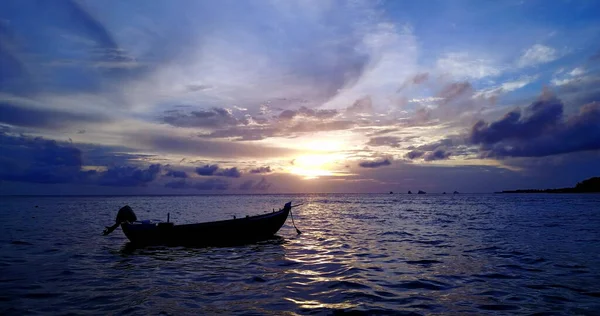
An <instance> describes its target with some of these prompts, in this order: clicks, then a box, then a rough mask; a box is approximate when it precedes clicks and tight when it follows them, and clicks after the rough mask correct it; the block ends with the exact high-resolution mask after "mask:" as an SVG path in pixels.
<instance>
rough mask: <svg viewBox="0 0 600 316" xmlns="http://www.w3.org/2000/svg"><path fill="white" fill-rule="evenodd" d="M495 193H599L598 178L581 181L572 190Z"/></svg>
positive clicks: (530, 190) (531, 190) (529, 190)
mask: <svg viewBox="0 0 600 316" xmlns="http://www.w3.org/2000/svg"><path fill="white" fill-rule="evenodd" d="M496 193H600V177H594V178H589V179H586V180H583V181H581V182H579V183H577V185H575V186H574V187H572V188H560V189H519V190H505V191H501V192H496Z"/></svg>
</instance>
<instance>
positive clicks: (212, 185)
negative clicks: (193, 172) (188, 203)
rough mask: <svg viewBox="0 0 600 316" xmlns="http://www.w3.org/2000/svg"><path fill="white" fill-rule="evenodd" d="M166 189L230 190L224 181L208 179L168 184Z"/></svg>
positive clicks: (227, 183)
mask: <svg viewBox="0 0 600 316" xmlns="http://www.w3.org/2000/svg"><path fill="white" fill-rule="evenodd" d="M165 187H167V188H171V189H196V190H200V191H209V190H227V189H228V188H229V182H227V181H225V180H223V179H207V180H204V181H194V182H191V181H186V180H178V181H173V182H168V183H166V184H165Z"/></svg>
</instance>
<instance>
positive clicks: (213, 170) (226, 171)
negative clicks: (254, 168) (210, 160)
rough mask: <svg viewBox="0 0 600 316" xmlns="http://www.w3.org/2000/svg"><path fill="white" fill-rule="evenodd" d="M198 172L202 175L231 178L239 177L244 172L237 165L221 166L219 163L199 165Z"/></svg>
mask: <svg viewBox="0 0 600 316" xmlns="http://www.w3.org/2000/svg"><path fill="white" fill-rule="evenodd" d="M196 173H197V174H198V175H200V176H218V177H229V178H239V177H241V176H242V173H241V172H240V171H239V170H238V168H237V167H233V168H219V165H206V166H203V167H198V168H196Z"/></svg>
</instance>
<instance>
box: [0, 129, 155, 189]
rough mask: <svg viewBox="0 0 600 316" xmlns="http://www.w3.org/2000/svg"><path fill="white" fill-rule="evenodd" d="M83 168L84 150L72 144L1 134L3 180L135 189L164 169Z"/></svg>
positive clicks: (1, 176)
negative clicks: (101, 169) (102, 169)
mask: <svg viewBox="0 0 600 316" xmlns="http://www.w3.org/2000/svg"><path fill="white" fill-rule="evenodd" d="M86 155H88V153H87V152H86ZM118 159H119V157H116V160H115V161H118ZM115 161H113V162H115ZM82 167H83V153H82V150H80V149H79V148H77V147H75V146H73V145H72V144H71V143H61V142H57V141H55V140H48V139H44V138H42V137H35V138H34V137H29V136H23V135H19V136H16V135H10V134H7V133H5V132H1V133H0V180H5V181H17V182H30V183H75V184H89V185H101V186H121V187H134V186H146V185H147V184H149V183H150V182H152V181H154V180H155V179H156V178H157V176H158V175H159V174H160V170H161V165H160V164H152V165H150V166H148V167H147V168H139V167H137V166H128V165H125V166H111V167H109V168H106V169H105V170H104V171H97V170H84V169H83V168H82Z"/></svg>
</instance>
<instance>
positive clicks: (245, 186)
mask: <svg viewBox="0 0 600 316" xmlns="http://www.w3.org/2000/svg"><path fill="white" fill-rule="evenodd" d="M271 186H272V183H269V182H268V181H267V179H265V178H264V177H263V178H262V179H260V181H258V182H257V183H256V184H255V181H254V180H248V181H245V182H243V183H242V184H240V186H239V189H240V190H254V191H266V190H268V189H269V188H270V187H271Z"/></svg>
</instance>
